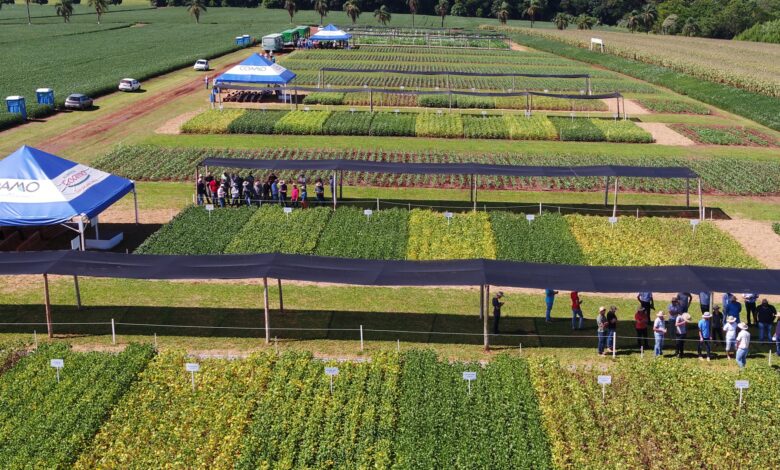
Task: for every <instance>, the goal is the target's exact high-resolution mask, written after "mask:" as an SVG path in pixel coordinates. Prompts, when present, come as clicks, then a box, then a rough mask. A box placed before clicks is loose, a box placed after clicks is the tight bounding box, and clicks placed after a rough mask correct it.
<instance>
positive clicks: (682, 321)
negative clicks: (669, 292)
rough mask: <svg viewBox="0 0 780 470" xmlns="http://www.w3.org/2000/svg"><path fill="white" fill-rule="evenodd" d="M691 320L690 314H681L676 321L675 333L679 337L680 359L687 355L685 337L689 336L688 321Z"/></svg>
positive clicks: (678, 352) (677, 347) (677, 352)
mask: <svg viewBox="0 0 780 470" xmlns="http://www.w3.org/2000/svg"><path fill="white" fill-rule="evenodd" d="M690 319H691V316H690V314H687V313H681V314H679V315H677V319H676V320H675V321H674V332H675V334H676V337H677V344H676V354H677V357H679V358H680V359H682V358H683V355H684V354H685V337H686V336H687V335H688V320H690Z"/></svg>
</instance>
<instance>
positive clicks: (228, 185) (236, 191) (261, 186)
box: [196, 172, 335, 208]
mask: <svg viewBox="0 0 780 470" xmlns="http://www.w3.org/2000/svg"><path fill="white" fill-rule="evenodd" d="M306 183H307V181H306V176H305V175H303V174H300V175H299V176H298V178H297V180H296V181H295V182H294V183H292V185H288V184H287V181H285V180H283V179H280V178H278V177H277V176H276V175H275V174H273V173H271V174H270V175H269V176H268V177H267V178H266V179H265V181H261V180H260V179H256V178H255V177H254V176H253V175H252V173H251V172H250V173H249V174H248V175H247V176H246V177H242V176H241V175H238V174H236V173H231V174H227V173H223V174H222V176H221V177H220V178H219V179H217V178H215V177H214V176H213V175H212V174H211V173H209V174H207V175H206V176H203V175H200V176H198V180H197V183H196V195H197V203H198V205H203V204H215V205H217V206H219V207H227V206H231V207H238V206H242V205H247V206H251V205H254V204H256V205H258V206H261V205H262V204H263V203H266V204H268V203H275V204H279V205H281V206H284V207H287V206H288V205H289V206H290V207H301V208H306V207H308V205H309V193H308V189H307V184H306ZM330 183H331V194H332V192H333V191H334V190H335V189H334V186H335V185H334V184H333V183H334V181H333V178H331V180H330ZM290 186H292V187H290ZM314 196H315V201H316V202H317V203H318V204H324V203H325V202H326V200H325V185H324V183H323V181H322V178H317V179H316V180H315V182H314Z"/></svg>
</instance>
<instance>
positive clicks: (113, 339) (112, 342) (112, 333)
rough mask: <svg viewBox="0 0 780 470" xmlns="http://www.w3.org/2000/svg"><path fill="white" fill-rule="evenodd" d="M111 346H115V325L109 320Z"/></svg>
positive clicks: (112, 320)
mask: <svg viewBox="0 0 780 470" xmlns="http://www.w3.org/2000/svg"><path fill="white" fill-rule="evenodd" d="M111 344H116V323H114V319H113V318H112V319H111Z"/></svg>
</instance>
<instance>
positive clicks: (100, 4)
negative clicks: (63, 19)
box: [87, 0, 108, 24]
mask: <svg viewBox="0 0 780 470" xmlns="http://www.w3.org/2000/svg"><path fill="white" fill-rule="evenodd" d="M87 4H88V5H89V6H91V7H92V8H94V9H95V13H96V14H97V18H98V24H100V17H101V16H103V14H104V13H105V12H107V11H108V2H107V1H106V0H89V3H87Z"/></svg>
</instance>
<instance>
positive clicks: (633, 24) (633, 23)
mask: <svg viewBox="0 0 780 470" xmlns="http://www.w3.org/2000/svg"><path fill="white" fill-rule="evenodd" d="M625 20H626V28H628V30H629V31H631V32H632V33H633V32H635V31H636V30H637V28H639V23H640V22H641V20H640V19H639V12H638V11H636V10H631V12H630V13H626V17H625Z"/></svg>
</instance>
